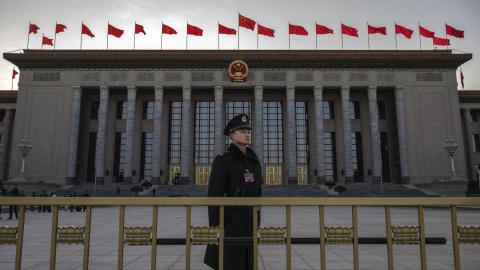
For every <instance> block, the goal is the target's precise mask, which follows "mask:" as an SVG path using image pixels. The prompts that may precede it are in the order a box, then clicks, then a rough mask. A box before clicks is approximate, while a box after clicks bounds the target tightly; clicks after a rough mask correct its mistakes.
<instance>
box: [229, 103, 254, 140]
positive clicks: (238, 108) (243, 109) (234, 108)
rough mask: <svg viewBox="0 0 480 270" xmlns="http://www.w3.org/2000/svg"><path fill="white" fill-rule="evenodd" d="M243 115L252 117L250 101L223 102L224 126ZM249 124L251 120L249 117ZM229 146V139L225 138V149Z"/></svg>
mask: <svg viewBox="0 0 480 270" xmlns="http://www.w3.org/2000/svg"><path fill="white" fill-rule="evenodd" d="M241 113H245V114H247V115H248V116H251V115H252V103H251V102H250V101H227V102H225V125H226V124H227V123H228V122H229V121H230V120H232V118H233V117H234V116H235V115H237V114H241ZM250 124H252V118H251V117H250ZM229 145H230V138H228V137H227V136H225V149H228V146H229Z"/></svg>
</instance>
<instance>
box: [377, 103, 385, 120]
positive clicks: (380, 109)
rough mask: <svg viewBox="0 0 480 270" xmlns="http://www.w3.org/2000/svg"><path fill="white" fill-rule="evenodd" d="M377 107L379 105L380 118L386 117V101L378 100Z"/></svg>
mask: <svg viewBox="0 0 480 270" xmlns="http://www.w3.org/2000/svg"><path fill="white" fill-rule="evenodd" d="M377 107H378V119H386V118H387V114H386V108H385V102H383V101H378V102H377Z"/></svg>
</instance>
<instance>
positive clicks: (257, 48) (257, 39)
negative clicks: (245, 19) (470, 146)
mask: <svg viewBox="0 0 480 270" xmlns="http://www.w3.org/2000/svg"><path fill="white" fill-rule="evenodd" d="M257 23H258V22H257ZM257 50H258V26H257Z"/></svg>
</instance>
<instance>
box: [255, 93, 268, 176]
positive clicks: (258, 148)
mask: <svg viewBox="0 0 480 270" xmlns="http://www.w3.org/2000/svg"><path fill="white" fill-rule="evenodd" d="M254 99H255V101H254V103H253V106H254V112H255V115H254V117H252V118H253V136H254V137H253V147H254V148H253V150H254V151H255V153H256V154H257V156H258V159H259V160H260V164H261V165H262V170H265V167H264V164H263V86H261V85H257V86H255V88H254ZM262 175H263V172H262ZM263 176H264V175H263Z"/></svg>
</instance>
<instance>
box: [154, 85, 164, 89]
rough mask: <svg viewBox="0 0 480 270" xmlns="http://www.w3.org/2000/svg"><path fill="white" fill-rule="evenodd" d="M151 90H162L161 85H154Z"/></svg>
mask: <svg viewBox="0 0 480 270" xmlns="http://www.w3.org/2000/svg"><path fill="white" fill-rule="evenodd" d="M153 88H155V90H163V85H155V86H154V87H153Z"/></svg>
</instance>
